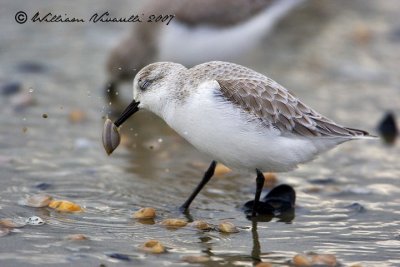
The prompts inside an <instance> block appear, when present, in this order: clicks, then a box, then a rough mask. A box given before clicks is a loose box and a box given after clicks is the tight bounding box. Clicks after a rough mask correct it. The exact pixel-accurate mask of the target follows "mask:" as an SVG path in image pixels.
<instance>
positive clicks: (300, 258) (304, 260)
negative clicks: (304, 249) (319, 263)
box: [293, 254, 312, 267]
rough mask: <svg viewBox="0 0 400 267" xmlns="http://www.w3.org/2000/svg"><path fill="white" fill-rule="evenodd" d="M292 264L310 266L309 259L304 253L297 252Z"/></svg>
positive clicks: (303, 266) (299, 266)
mask: <svg viewBox="0 0 400 267" xmlns="http://www.w3.org/2000/svg"><path fill="white" fill-rule="evenodd" d="M293 264H294V266H296V267H297V266H298V267H308V266H311V265H312V263H311V260H310V259H309V258H308V257H307V255H304V254H297V255H295V256H294V257H293Z"/></svg>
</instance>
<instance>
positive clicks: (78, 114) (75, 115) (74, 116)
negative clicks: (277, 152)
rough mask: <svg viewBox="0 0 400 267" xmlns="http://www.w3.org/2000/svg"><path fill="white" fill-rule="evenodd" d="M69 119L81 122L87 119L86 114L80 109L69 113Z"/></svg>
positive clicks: (73, 121)
mask: <svg viewBox="0 0 400 267" xmlns="http://www.w3.org/2000/svg"><path fill="white" fill-rule="evenodd" d="M68 119H69V121H70V122H72V123H81V122H83V121H85V120H86V114H85V112H83V111H82V110H80V109H74V110H72V111H71V112H70V113H69V114H68Z"/></svg>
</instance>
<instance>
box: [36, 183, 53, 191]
mask: <svg viewBox="0 0 400 267" xmlns="http://www.w3.org/2000/svg"><path fill="white" fill-rule="evenodd" d="M49 187H51V184H49V183H45V182H43V183H38V184H36V185H35V188H37V189H40V190H46V189H49Z"/></svg>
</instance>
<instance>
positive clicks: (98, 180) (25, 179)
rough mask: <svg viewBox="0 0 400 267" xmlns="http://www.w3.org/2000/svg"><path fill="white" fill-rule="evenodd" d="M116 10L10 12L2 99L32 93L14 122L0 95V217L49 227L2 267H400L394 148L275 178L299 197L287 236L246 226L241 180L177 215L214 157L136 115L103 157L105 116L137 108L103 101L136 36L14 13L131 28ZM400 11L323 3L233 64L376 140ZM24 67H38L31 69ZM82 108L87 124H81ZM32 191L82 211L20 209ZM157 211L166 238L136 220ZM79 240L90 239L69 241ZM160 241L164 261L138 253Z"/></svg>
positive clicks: (348, 147) (220, 182) (399, 46)
mask: <svg viewBox="0 0 400 267" xmlns="http://www.w3.org/2000/svg"><path fill="white" fill-rule="evenodd" d="M110 5H111V4H109V3H108V2H107V1H98V2H96V4H95V6H94V2H92V1H83V2H81V3H80V6H78V5H77V4H73V3H72V2H63V3H62V4H59V6H54V7H53V4H52V2H51V1H39V2H35V3H32V2H23V1H3V2H2V8H1V9H0V29H1V32H2V34H1V35H0V62H1V63H0V64H1V69H2V71H1V72H0V85H1V86H3V85H4V84H7V83H10V82H12V81H16V82H19V83H21V85H22V92H23V93H24V94H25V95H28V96H31V97H32V99H34V100H35V104H33V105H31V106H26V107H25V108H20V109H17V110H16V108H15V104H13V101H15V100H12V99H13V98H15V95H14V96H4V95H3V96H1V97H0V107H1V108H0V111H1V115H0V123H1V131H0V167H1V173H0V185H1V186H0V218H15V219H17V218H27V217H30V216H34V215H36V216H39V217H41V218H43V219H44V220H45V221H46V224H45V225H41V226H25V227H23V228H18V229H14V230H13V231H12V232H11V233H10V234H9V235H6V236H3V237H0V265H1V266H30V265H57V266H69V265H72V264H73V265H74V266H99V265H100V264H105V265H106V266H114V265H115V266H125V265H126V266H131V265H134V266H140V265H146V266H160V265H162V266H178V265H188V263H184V262H183V261H182V260H181V258H182V257H183V256H187V255H203V256H209V257H210V260H209V261H208V262H205V263H202V264H201V265H204V266H220V265H225V266H230V265H235V266H252V265H253V264H254V263H257V262H258V261H260V260H262V261H267V262H271V263H273V264H274V266H289V265H290V261H291V259H292V258H293V256H294V255H295V254H297V253H306V252H316V253H332V254H335V255H336V257H337V259H338V261H339V262H340V263H341V264H342V265H343V266H351V265H352V264H355V263H361V264H362V266H400V256H399V255H400V230H399V226H400V179H399V177H400V168H399V164H398V159H399V157H400V148H399V144H398V143H397V144H396V145H395V146H392V147H389V146H386V145H384V144H382V142H380V141H376V140H369V141H357V142H349V143H346V144H343V145H341V146H340V147H338V148H336V149H334V150H332V151H331V152H329V153H326V154H325V155H323V156H320V157H319V158H318V159H317V160H315V161H314V162H312V163H309V164H307V165H304V166H301V167H300V168H299V169H298V170H296V171H293V172H291V173H286V174H279V175H278V179H279V183H287V184H290V185H292V186H293V187H294V188H295V190H296V193H297V204H296V205H297V206H296V210H295V218H294V219H293V220H292V221H291V222H289V223H288V222H281V221H279V219H278V218H274V219H272V220H271V221H270V222H265V221H259V222H252V221H249V220H247V219H246V217H245V215H244V213H243V211H242V206H243V204H244V203H245V202H246V201H248V200H251V199H252V197H253V194H254V189H255V183H254V178H255V177H245V176H241V175H239V174H234V173H232V174H229V175H227V176H225V177H216V178H214V179H213V180H212V181H211V182H210V184H209V185H207V187H206V188H205V190H204V191H203V192H202V193H201V194H200V195H199V196H198V198H197V199H196V200H195V201H194V202H193V204H192V207H191V210H190V215H181V214H179V213H178V210H177V207H179V205H180V204H182V203H183V201H184V200H185V198H186V197H187V196H188V195H189V193H190V192H191V190H192V189H193V188H194V186H195V185H196V183H197V182H198V181H199V179H200V177H201V176H202V172H203V171H204V170H205V169H206V168H207V165H208V164H209V161H210V160H211V159H209V158H207V157H206V156H203V155H201V154H199V153H198V152H197V151H196V150H195V149H194V148H192V147H191V146H190V145H189V144H187V143H186V142H185V141H184V140H183V139H182V138H180V137H179V136H177V135H176V134H175V133H174V132H173V131H172V130H170V129H169V128H168V127H167V126H165V124H163V123H162V122H161V121H160V120H159V119H157V118H155V117H154V116H152V115H151V114H146V113H145V112H141V113H138V115H137V116H136V117H135V118H132V119H131V120H130V121H129V123H128V124H126V125H124V128H123V133H124V135H123V145H121V146H120V147H119V148H118V149H117V150H116V151H115V152H114V153H113V155H112V156H110V157H108V156H106V154H105V152H104V150H103V148H102V144H101V130H102V124H103V118H102V117H103V116H105V115H107V114H108V113H109V112H110V111H117V110H121V109H122V108H123V106H124V105H126V103H127V102H128V99H130V97H131V96H130V88H129V86H128V85H127V86H126V87H125V88H121V90H120V96H122V98H126V99H123V100H122V101H120V102H112V103H111V105H109V103H107V102H106V100H105V99H104V98H103V95H102V92H101V89H100V88H101V87H102V86H103V84H104V82H105V76H104V70H103V65H104V60H105V57H106V55H107V52H108V50H109V48H110V47H111V45H112V43H113V42H115V41H116V40H118V39H119V38H120V36H121V35H123V34H124V33H125V30H126V29H127V27H128V26H127V25H124V24H112V23H106V24H101V25H93V24H86V23H84V24H60V23H56V24H51V23H47V24H33V23H27V24H24V25H19V24H17V23H15V21H14V14H15V12H16V11H18V10H26V11H27V12H28V11H36V10H39V9H40V10H41V9H44V10H47V9H49V7H51V9H53V8H54V10H58V11H60V12H61V11H62V12H68V13H69V14H73V15H76V16H79V15H87V13H89V14H90V13H92V12H94V11H96V10H98V9H101V10H110V11H113V12H115V13H117V14H119V13H120V12H121V11H120V9H121V7H122V6H127V5H129V4H128V1H118V2H117V4H113V5H112V6H110ZM46 7H47V8H46ZM399 8H400V4H399V2H397V1H372V0H371V1H351V2H350V1H311V2H309V3H306V4H305V5H303V6H302V8H300V9H299V10H298V11H297V12H296V13H295V14H294V15H293V16H291V17H290V18H287V19H285V20H284V21H283V22H282V23H280V24H279V27H278V28H277V30H276V31H275V32H274V33H273V34H272V35H271V36H270V38H269V39H266V40H265V41H264V43H263V44H262V45H261V46H260V47H259V49H258V50H256V51H254V52H252V53H251V54H250V55H246V57H244V58H242V59H241V60H238V61H237V62H241V63H242V64H245V65H248V66H251V67H252V68H254V69H256V70H258V71H260V72H263V73H267V74H268V75H269V76H270V77H272V78H273V79H275V80H277V81H279V82H280V83H281V84H283V85H285V86H286V87H288V88H290V89H291V90H293V91H294V92H295V93H296V95H297V96H299V97H300V98H301V99H303V100H304V101H305V102H306V103H307V104H309V105H310V106H312V107H314V108H315V109H317V110H319V111H320V112H321V113H323V114H325V115H327V116H328V117H331V118H332V119H334V120H337V121H339V122H341V123H343V124H345V125H351V126H353V127H355V128H357V127H358V128H362V129H365V130H369V131H372V132H374V129H375V127H376V125H377V123H378V121H379V120H380V119H381V117H382V116H383V115H384V113H385V112H386V110H393V111H394V112H395V113H396V114H397V115H398V114H400V108H399V103H400V92H399V90H400V78H399V77H400V76H399V75H398V62H400V53H399V52H400V19H399V17H398V10H399ZM28 63H35V64H38V65H40V66H41V68H39V71H36V72H33V71H32V68H31V69H30V70H29V69H28V71H27V70H26V68H25V69H23V68H22V69H21V66H26V65H27V64H28ZM17 95H18V94H17ZM125 100H126V101H125ZM74 110H81V111H82V112H84V114H85V115H86V119H85V120H84V121H82V122H77V123H73V122H71V121H70V120H69V114H70V113H71V112H72V111H74ZM43 114H47V115H48V118H43V117H42V115H43ZM24 127H26V131H24V130H23V129H24ZM265 192H266V191H265ZM265 192H264V194H265ZM36 193H47V194H50V195H52V196H53V197H54V198H56V199H65V200H69V201H73V202H75V203H78V204H80V205H82V206H83V207H84V209H85V211H84V212H82V213H76V214H69V213H59V212H55V211H54V210H51V209H49V208H30V207H25V206H22V205H20V204H18V202H19V201H20V200H21V199H23V198H24V197H25V196H26V195H33V194H36ZM145 206H151V207H154V208H156V209H157V211H158V217H157V218H156V220H155V223H154V224H142V223H140V222H138V221H136V220H134V219H132V218H131V214H132V213H133V211H135V210H137V209H139V208H141V207H145ZM171 217H172V218H175V217H180V218H187V219H189V220H191V219H204V220H206V221H208V222H210V223H212V224H218V223H219V222H220V221H222V220H229V221H232V222H233V223H234V224H235V225H237V226H238V227H239V228H240V232H239V233H237V234H230V235H226V234H220V233H218V232H217V231H209V232H201V231H197V230H194V229H191V228H189V227H185V228H182V229H178V230H170V229H166V228H165V227H163V226H161V225H159V222H160V221H161V220H163V219H165V218H171ZM78 233H79V234H85V235H86V236H88V237H89V240H87V241H68V240H66V237H67V236H68V235H70V234H78ZM149 239H157V240H159V241H161V242H162V243H163V244H164V245H165V246H166V247H167V248H168V253H165V254H161V255H151V254H146V253H143V252H142V251H141V250H140V249H139V246H140V245H141V244H143V243H144V242H145V241H147V240H149ZM112 253H119V254H124V255H127V256H129V259H130V261H125V260H119V259H116V258H113V257H110V255H111V254H112Z"/></svg>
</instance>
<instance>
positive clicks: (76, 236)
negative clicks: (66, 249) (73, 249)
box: [67, 234, 89, 241]
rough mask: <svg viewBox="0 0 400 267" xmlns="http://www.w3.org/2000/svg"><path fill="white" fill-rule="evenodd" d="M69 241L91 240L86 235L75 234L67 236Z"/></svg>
mask: <svg viewBox="0 0 400 267" xmlns="http://www.w3.org/2000/svg"><path fill="white" fill-rule="evenodd" d="M67 239H68V240H71V241H82V240H88V239H89V238H88V237H87V236H85V235H84V234H73V235H69V236H67Z"/></svg>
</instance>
